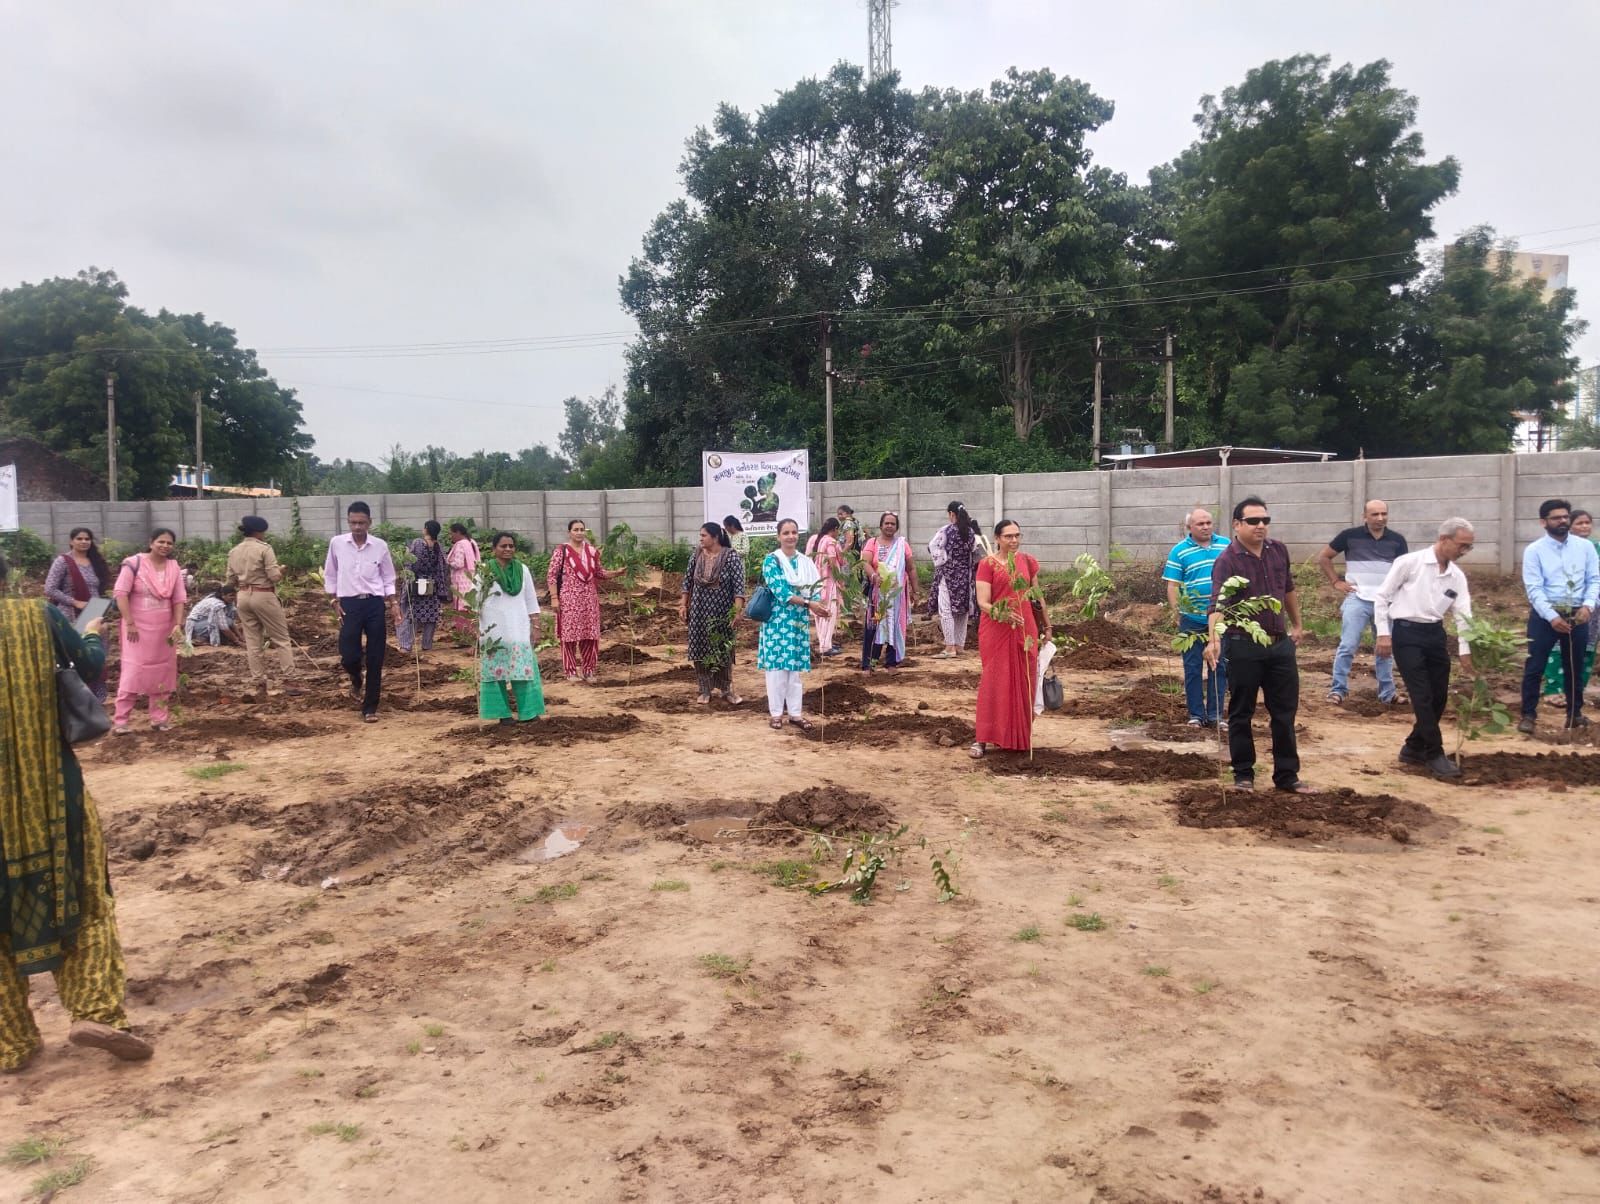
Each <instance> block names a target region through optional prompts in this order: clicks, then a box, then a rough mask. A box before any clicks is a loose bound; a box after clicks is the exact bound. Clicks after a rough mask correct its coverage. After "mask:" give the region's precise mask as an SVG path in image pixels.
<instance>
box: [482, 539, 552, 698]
mask: <svg viewBox="0 0 1600 1204" xmlns="http://www.w3.org/2000/svg"><path fill="white" fill-rule="evenodd" d="M490 548H491V553H490V556H489V559H488V560H487V561H485V562H484V566H483V568H482V569H480V570H479V573H480V577H479V586H478V593H479V595H480V596H481V597H482V598H483V601H482V602H481V603H479V605H478V669H479V672H478V681H479V685H478V717H479V718H480V719H498V720H499V721H500V722H501V723H512V722H514V721H513V719H512V717H511V702H512V700H513V699H514V700H515V701H516V705H517V714H516V717H517V719H521V720H524V721H526V720H529V719H537V718H538V717H539V716H540V715H542V714H544V686H543V684H542V683H541V682H540V680H539V658H538V656H537V655H536V653H535V651H534V646H533V620H532V616H534V615H536V614H538V613H539V595H538V592H537V591H536V590H535V589H534V588H533V574H532V573H530V572H528V566H527V565H525V564H523V563H522V562H521V561H520V560H518V559H517V558H516V557H517V537H516V536H515V535H513V534H512V533H511V532H510V531H497V532H495V536H494V543H493V544H491V545H490Z"/></svg>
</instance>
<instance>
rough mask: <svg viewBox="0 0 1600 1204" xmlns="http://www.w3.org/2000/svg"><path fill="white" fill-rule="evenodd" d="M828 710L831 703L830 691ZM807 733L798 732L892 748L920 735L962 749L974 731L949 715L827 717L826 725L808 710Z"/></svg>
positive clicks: (831, 740) (816, 737)
mask: <svg viewBox="0 0 1600 1204" xmlns="http://www.w3.org/2000/svg"><path fill="white" fill-rule="evenodd" d="M828 705H829V709H830V710H831V709H832V706H833V697H832V694H831V692H830V694H829V698H828ZM808 717H809V718H810V719H811V721H812V728H811V730H810V731H809V732H803V733H801V734H802V735H803V736H804V737H805V738H806V739H807V740H823V739H826V740H827V741H828V742H829V743H830V744H832V743H839V744H867V745H871V746H873V747H875V748H893V747H895V746H897V745H901V744H904V743H905V742H906V739H907V737H916V736H920V737H923V738H924V739H927V740H929V741H931V742H932V743H934V744H937V745H939V746H940V747H941V748H964V747H965V746H967V745H968V744H971V743H972V742H973V740H975V739H977V730H976V729H975V728H974V727H973V726H972V724H970V723H968V722H967V721H966V720H965V719H956V718H954V717H952V716H950V715H929V714H924V713H918V714H915V715H874V716H872V718H870V719H838V720H833V719H830V720H829V721H828V722H827V724H825V725H824V724H822V723H819V722H818V721H817V715H816V713H815V712H812V713H811V714H810V715H809V716H808Z"/></svg>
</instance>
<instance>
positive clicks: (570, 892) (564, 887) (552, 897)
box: [533, 882, 578, 903]
mask: <svg viewBox="0 0 1600 1204" xmlns="http://www.w3.org/2000/svg"><path fill="white" fill-rule="evenodd" d="M577 893H578V884H577V883H576V882H555V883H552V884H551V885H549V886H541V887H540V888H539V889H538V891H537V892H535V894H534V896H533V898H534V901H535V902H537V903H554V902H555V901H556V900H557V899H570V898H572V897H573V896H574V895H576V894H577Z"/></svg>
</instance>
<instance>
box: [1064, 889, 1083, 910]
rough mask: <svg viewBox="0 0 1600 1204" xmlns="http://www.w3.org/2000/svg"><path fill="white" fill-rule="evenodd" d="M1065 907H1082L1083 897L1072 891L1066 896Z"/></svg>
mask: <svg viewBox="0 0 1600 1204" xmlns="http://www.w3.org/2000/svg"><path fill="white" fill-rule="evenodd" d="M1067 906H1068V907H1082V906H1083V896H1082V895H1080V894H1079V893H1078V892H1077V891H1073V892H1072V893H1071V894H1070V895H1068V896H1067Z"/></svg>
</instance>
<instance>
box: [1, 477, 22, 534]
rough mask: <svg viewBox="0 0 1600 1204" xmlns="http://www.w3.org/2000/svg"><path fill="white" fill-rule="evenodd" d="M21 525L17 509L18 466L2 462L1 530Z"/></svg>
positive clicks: (10, 529)
mask: <svg viewBox="0 0 1600 1204" xmlns="http://www.w3.org/2000/svg"><path fill="white" fill-rule="evenodd" d="M21 525H22V520H21V519H20V518H19V517H18V509H17V466H16V465H15V464H0V531H15V530H16V529H17V528H18V527H20V526H21Z"/></svg>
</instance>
